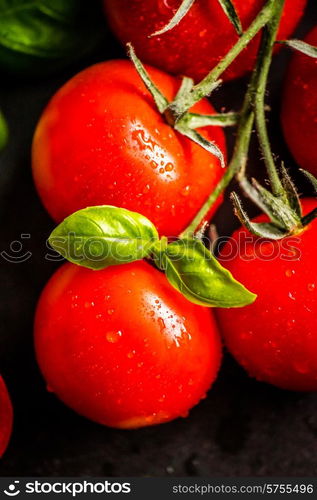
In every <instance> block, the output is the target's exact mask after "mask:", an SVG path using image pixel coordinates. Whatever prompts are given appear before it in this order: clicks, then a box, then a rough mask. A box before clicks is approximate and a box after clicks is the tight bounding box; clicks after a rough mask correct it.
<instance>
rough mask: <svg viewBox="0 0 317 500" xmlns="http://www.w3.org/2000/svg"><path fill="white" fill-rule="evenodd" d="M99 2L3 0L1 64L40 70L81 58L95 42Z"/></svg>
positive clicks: (8, 67) (21, 71)
mask: <svg viewBox="0 0 317 500" xmlns="http://www.w3.org/2000/svg"><path fill="white" fill-rule="evenodd" d="M98 26H100V27H101V20H100V11H99V8H98V2H96V1H94V2H91V3H90V4H89V5H88V4H87V2H84V1H83V0H0V68H2V69H4V70H5V71H9V72H11V73H12V72H13V73H18V74H23V75H24V74H25V73H27V74H41V73H43V72H46V73H48V72H51V71H54V69H56V68H60V67H62V66H64V65H65V64H67V63H68V62H70V61H73V60H76V59H78V58H79V57H80V56H82V55H83V54H84V53H86V52H88V51H89V50H90V49H91V48H93V47H94V46H95V44H96V43H97V41H98V40H99V39H100V36H101V35H100V33H102V32H103V29H102V28H101V29H100V30H99V29H98Z"/></svg>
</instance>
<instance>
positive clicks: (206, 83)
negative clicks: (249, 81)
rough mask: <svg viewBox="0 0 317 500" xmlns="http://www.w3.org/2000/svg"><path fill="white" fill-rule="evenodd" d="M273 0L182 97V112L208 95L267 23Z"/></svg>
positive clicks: (269, 1)
mask: <svg viewBox="0 0 317 500" xmlns="http://www.w3.org/2000/svg"><path fill="white" fill-rule="evenodd" d="M274 6H275V0H268V1H267V3H266V4H265V6H264V7H263V9H262V10H261V11H260V12H259V14H258V15H257V17H256V18H255V19H254V21H253V22H252V23H251V24H250V26H249V28H248V29H247V30H246V31H245V32H244V33H243V35H242V36H241V37H240V38H239V40H238V41H237V43H236V44H235V45H234V46H233V47H232V48H231V49H230V50H229V52H228V53H227V54H226V55H225V56H224V57H223V59H222V60H221V61H220V62H219V63H218V64H217V66H215V68H214V69H212V70H211V72H210V73H209V74H208V75H207V76H206V77H205V78H204V79H203V80H202V81H201V82H199V83H198V84H197V85H195V86H194V87H193V89H192V91H191V93H190V94H189V95H188V96H187V98H186V99H184V102H183V109H182V112H185V111H187V110H188V109H190V108H191V107H192V106H193V105H194V104H196V103H197V102H198V101H200V100H201V99H202V98H203V97H206V96H208V95H210V93H211V92H212V90H213V89H214V85H215V83H216V82H217V80H219V77H220V76H221V75H222V73H223V72H224V71H225V70H226V69H227V68H228V67H229V66H230V64H231V63H232V62H233V61H234V60H235V59H236V57H237V56H238V55H239V54H240V53H241V52H242V50H243V49H244V48H245V47H246V46H247V45H248V44H249V43H250V41H251V40H252V39H253V38H254V37H255V35H256V34H257V33H258V32H259V31H260V30H261V29H262V28H263V27H264V26H265V25H266V24H267V23H268V21H269V20H270V19H271V17H272V15H273V8H274Z"/></svg>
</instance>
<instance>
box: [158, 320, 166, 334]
mask: <svg viewBox="0 0 317 500" xmlns="http://www.w3.org/2000/svg"><path fill="white" fill-rule="evenodd" d="M157 321H158V324H159V327H160V330H161V333H162V332H163V331H164V330H165V328H166V326H165V321H164V319H163V318H158V320H157Z"/></svg>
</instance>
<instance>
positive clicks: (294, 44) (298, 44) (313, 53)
mask: <svg viewBox="0 0 317 500" xmlns="http://www.w3.org/2000/svg"><path fill="white" fill-rule="evenodd" d="M278 43H281V44H283V45H287V46H288V47H290V48H291V49H294V50H297V51H298V52H301V53H302V54H305V55H306V56H309V57H313V58H315V59H316V57H317V47H314V46H313V45H310V44H309V43H306V42H303V41H302V40H295V39H294V40H279V41H278Z"/></svg>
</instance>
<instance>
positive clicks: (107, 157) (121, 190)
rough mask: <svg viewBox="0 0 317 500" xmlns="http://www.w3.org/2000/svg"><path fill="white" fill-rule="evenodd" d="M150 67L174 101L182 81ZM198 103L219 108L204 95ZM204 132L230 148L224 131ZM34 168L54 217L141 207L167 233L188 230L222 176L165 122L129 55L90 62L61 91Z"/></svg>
mask: <svg viewBox="0 0 317 500" xmlns="http://www.w3.org/2000/svg"><path fill="white" fill-rule="evenodd" d="M148 69H149V72H150V74H151V76H152V78H153V80H154V81H155V83H156V84H157V85H158V87H159V88H160V89H161V91H162V92H163V93H164V94H165V95H166V97H167V98H169V99H172V97H173V96H174V95H175V93H176V91H177V89H178V87H179V80H177V79H175V78H174V77H171V76H169V75H167V74H165V73H162V72H161V71H158V70H155V69H150V68H148ZM193 109H194V111H196V112H197V113H203V114H208V113H209V114H210V113H214V110H213V108H212V107H211V105H210V104H209V102H208V101H207V100H204V101H202V102H201V103H199V104H197V105H196V106H195V107H194V108H193ZM202 133H203V134H204V135H205V137H207V138H208V139H209V140H213V141H215V142H216V143H217V144H218V145H219V147H220V148H221V150H222V151H224V154H225V139H224V134H223V131H222V129H220V128H219V127H209V128H208V129H205V130H203V131H202ZM33 172H34V179H35V183H36V185H37V188H38V191H39V194H40V197H41V198H42V201H43V203H44V205H45V207H46V208H47V210H48V211H49V213H50V214H51V215H52V217H53V218H54V219H55V220H56V221H60V220H62V219H63V218H65V217H66V216H67V215H70V214H71V213H73V212H75V211H76V210H78V209H80V208H85V207H87V206H93V205H103V204H108V205H115V206H120V207H124V208H127V209H129V210H133V211H135V212H139V213H142V214H143V215H145V216H146V217H148V218H149V219H150V220H151V221H152V222H153V223H154V224H155V225H156V226H157V228H158V230H159V232H160V233H161V234H164V235H165V236H176V235H177V234H178V233H180V232H181V231H182V230H183V229H185V227H186V226H187V224H189V223H190V221H191V220H192V218H193V217H194V216H195V215H196V213H197V211H198V210H199V209H200V207H201V206H202V204H203V203H204V201H205V200H206V198H207V197H208V195H209V194H210V192H211V191H212V190H213V188H214V187H215V186H216V184H217V182H218V181H219V180H220V178H221V177H222V175H223V169H222V168H221V166H220V162H219V160H218V159H217V158H215V157H214V156H213V155H211V154H210V153H208V152H207V151H205V150H204V149H202V148H201V147H200V146H198V145H197V144H195V143H193V142H192V141H191V140H189V139H187V138H185V137H184V136H182V135H180V134H179V133H178V132H176V131H174V130H173V128H172V127H170V126H169V125H168V124H167V123H166V121H165V119H164V118H163V117H162V115H160V113H159V112H158V111H157V109H156V107H155V104H154V102H153V99H152V97H151V96H150V94H149V92H148V91H147V90H146V89H145V87H144V85H143V83H142V81H141V79H140V77H139V76H138V74H137V72H136V70H135V69H134V67H133V65H132V63H130V62H128V61H110V62H106V63H101V64H97V65H95V66H92V67H90V68H88V69H86V70H85V71H83V72H81V73H79V74H78V75H77V76H75V77H74V78H72V79H71V80H70V81H69V82H68V83H67V84H66V85H64V86H63V87H62V88H61V89H60V90H59V92H57V94H56V95H55V96H54V97H53V99H52V100H51V102H50V103H49V105H48V107H47V108H46V110H45V111H44V113H43V115H42V118H41V119H40V122H39V124H38V127H37V130H36V133H35V137H34V142H33Z"/></svg>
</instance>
